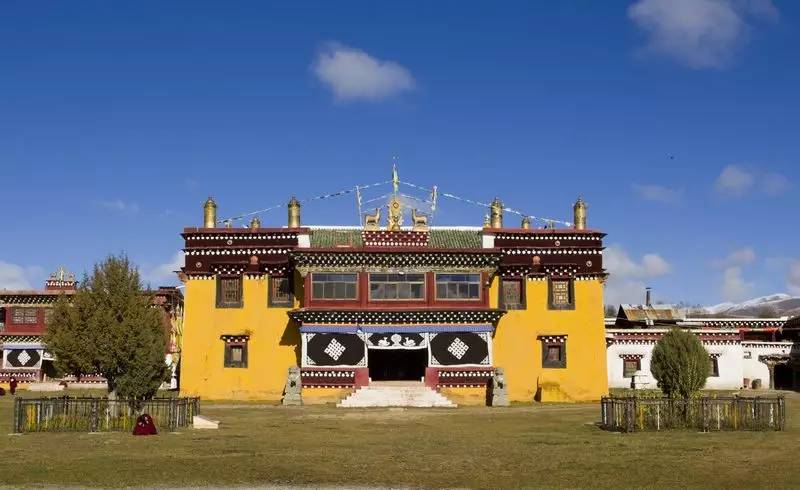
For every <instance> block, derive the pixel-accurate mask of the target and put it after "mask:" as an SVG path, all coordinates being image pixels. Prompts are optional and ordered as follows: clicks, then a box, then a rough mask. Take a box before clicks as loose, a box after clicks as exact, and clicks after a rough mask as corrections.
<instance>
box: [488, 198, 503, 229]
mask: <svg viewBox="0 0 800 490" xmlns="http://www.w3.org/2000/svg"><path fill="white" fill-rule="evenodd" d="M489 208H490V210H491V221H490V224H491V226H492V228H502V227H503V203H502V202H500V199H498V198H496V197H495V198H494V201H492V204H491V206H490V207H489Z"/></svg>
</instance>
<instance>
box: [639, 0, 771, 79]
mask: <svg viewBox="0 0 800 490" xmlns="http://www.w3.org/2000/svg"><path fill="white" fill-rule="evenodd" d="M778 15H779V14H778V10H777V9H776V8H775V6H774V5H773V4H772V2H770V1H769V0H639V1H638V2H636V3H635V4H633V5H631V6H630V7H629V8H628V17H629V18H630V19H631V20H632V21H633V23H634V24H636V26H637V27H639V29H641V30H642V31H644V32H645V34H646V35H647V43H646V45H645V46H644V48H643V49H642V51H643V52H644V53H648V54H655V55H660V56H665V57H668V58H671V59H673V60H675V61H677V62H679V63H683V64H685V65H687V66H689V67H691V68H698V69H700V68H722V67H724V66H726V65H727V64H729V63H730V61H731V59H732V58H733V56H734V54H735V53H736V51H737V48H739V47H740V46H741V45H742V44H744V43H745V42H746V41H747V39H748V37H749V32H750V29H751V25H750V21H751V20H753V19H761V20H765V21H775V20H777V18H778Z"/></svg>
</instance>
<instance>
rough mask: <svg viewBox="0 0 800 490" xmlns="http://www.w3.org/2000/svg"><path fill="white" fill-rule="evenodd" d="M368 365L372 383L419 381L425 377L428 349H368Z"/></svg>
mask: <svg viewBox="0 0 800 490" xmlns="http://www.w3.org/2000/svg"><path fill="white" fill-rule="evenodd" d="M368 364H369V377H370V378H371V379H372V380H373V381H401V380H409V381H410V380H414V381H419V380H421V379H422V378H423V377H425V367H426V366H427V365H428V349H370V350H369V363H368Z"/></svg>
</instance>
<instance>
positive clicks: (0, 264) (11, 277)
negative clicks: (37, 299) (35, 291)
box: [0, 260, 41, 289]
mask: <svg viewBox="0 0 800 490" xmlns="http://www.w3.org/2000/svg"><path fill="white" fill-rule="evenodd" d="M34 270H41V268H40V267H27V268H26V267H22V266H20V265H17V264H12V263H9V262H5V261H3V260H0V289H31V282H30V280H29V277H30V276H31V272H32V271H34Z"/></svg>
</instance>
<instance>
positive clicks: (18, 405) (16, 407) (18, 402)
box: [14, 398, 22, 434]
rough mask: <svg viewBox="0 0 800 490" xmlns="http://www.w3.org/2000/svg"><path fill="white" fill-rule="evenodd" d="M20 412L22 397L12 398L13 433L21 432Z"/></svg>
mask: <svg viewBox="0 0 800 490" xmlns="http://www.w3.org/2000/svg"><path fill="white" fill-rule="evenodd" d="M21 414H22V399H21V398H17V399H16V400H14V433H15V434H19V433H20V432H22V423H21V421H20V416H21Z"/></svg>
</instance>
